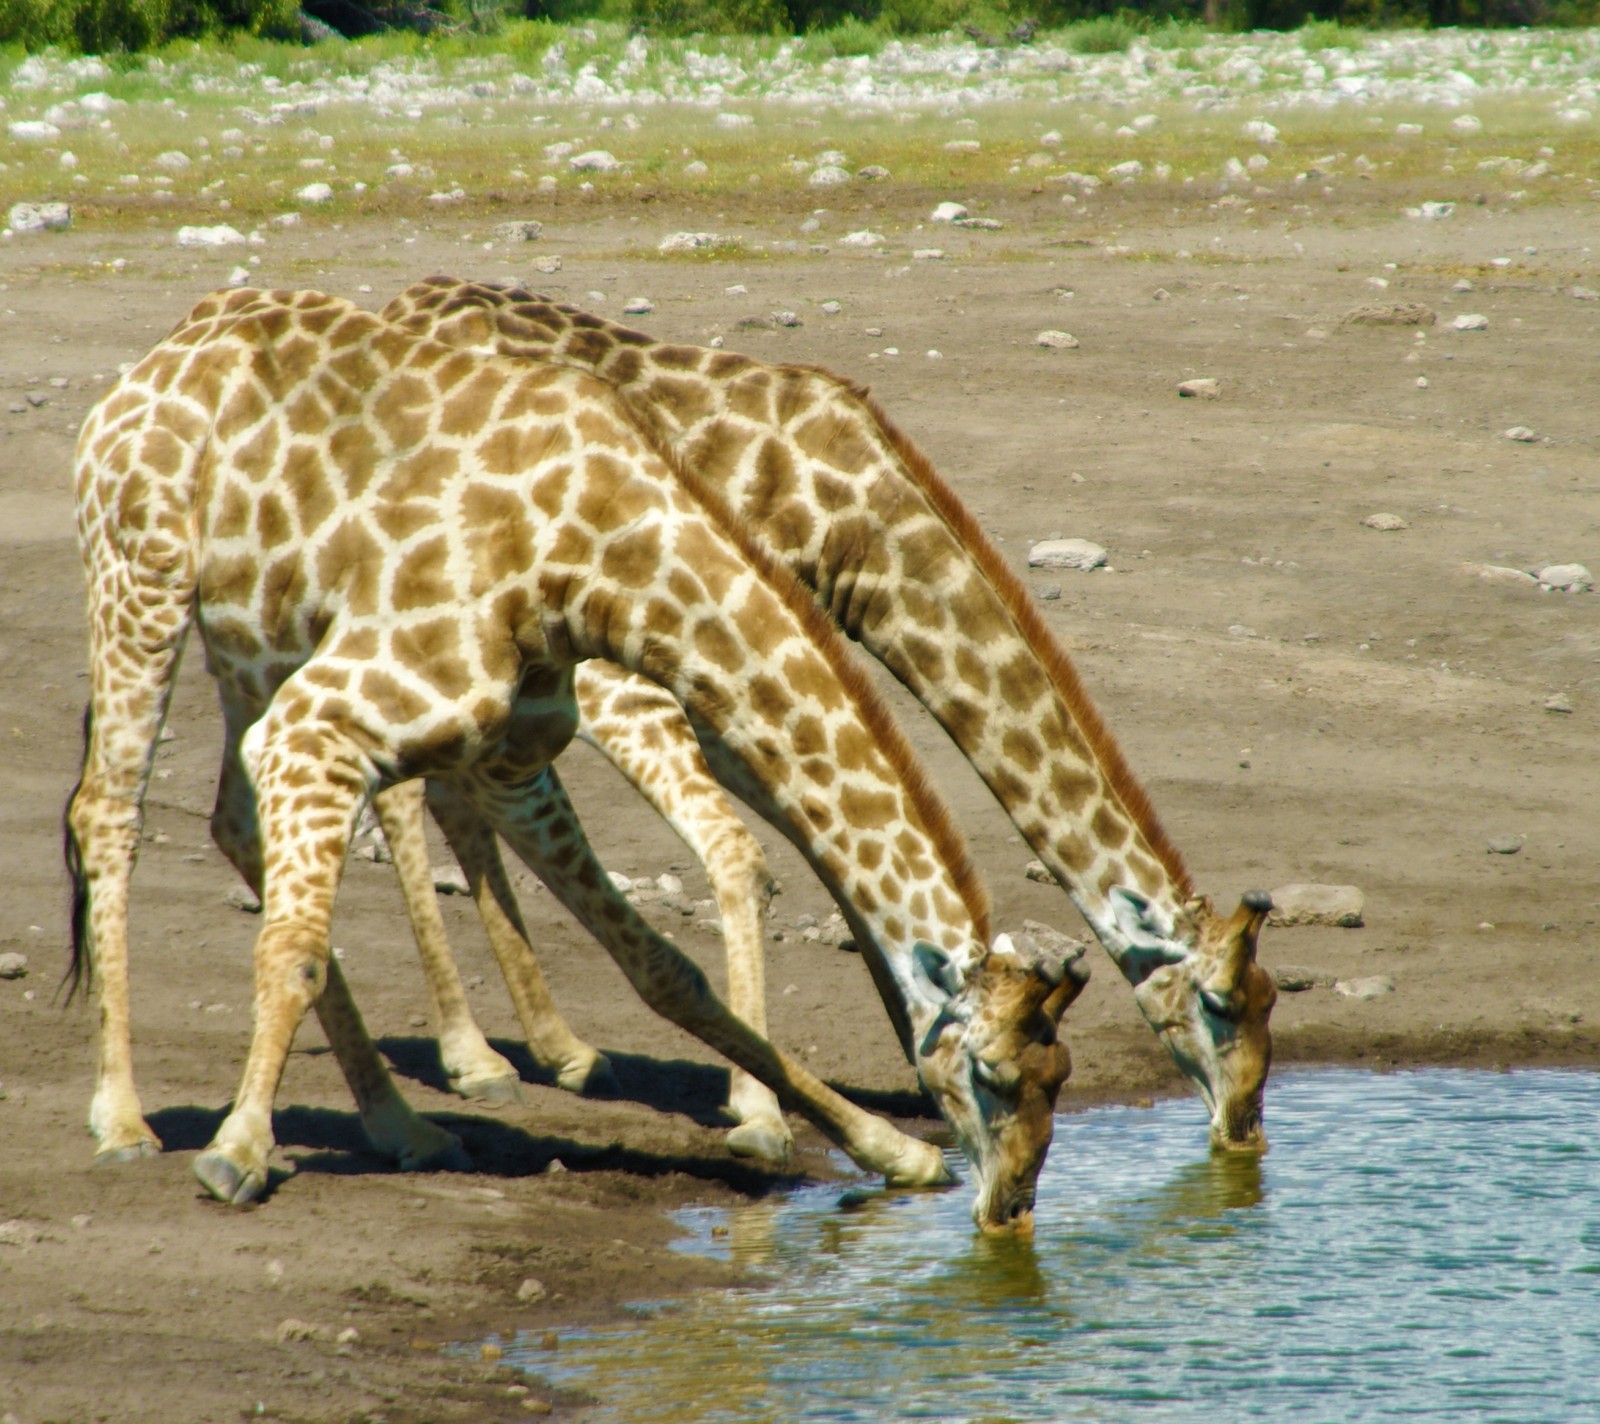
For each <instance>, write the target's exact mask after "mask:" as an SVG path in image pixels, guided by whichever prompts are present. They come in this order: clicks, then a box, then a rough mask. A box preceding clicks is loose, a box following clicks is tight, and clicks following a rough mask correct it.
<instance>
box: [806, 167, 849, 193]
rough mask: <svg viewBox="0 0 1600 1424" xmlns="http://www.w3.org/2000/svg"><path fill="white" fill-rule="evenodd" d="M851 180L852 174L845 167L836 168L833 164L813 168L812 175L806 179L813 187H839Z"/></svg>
mask: <svg viewBox="0 0 1600 1424" xmlns="http://www.w3.org/2000/svg"><path fill="white" fill-rule="evenodd" d="M849 181H850V175H849V174H848V173H847V172H846V171H845V170H844V169H843V168H835V167H834V166H833V165H832V164H828V165H826V166H824V167H822V168H814V169H812V170H811V176H810V177H809V178H807V179H806V182H807V183H808V184H810V186H811V187H813V188H837V187H838V186H839V185H840V184H841V183H848V182H849Z"/></svg>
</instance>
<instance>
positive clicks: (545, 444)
mask: <svg viewBox="0 0 1600 1424" xmlns="http://www.w3.org/2000/svg"><path fill="white" fill-rule="evenodd" d="M556 431H559V432H560V439H561V440H562V441H563V442H564V441H565V440H566V438H567V435H566V431H565V430H564V429H563V428H562V427H560V426H553V425H547V424H540V425H534V426H531V427H530V426H526V425H520V424H510V423H508V424H504V425H501V426H499V427H498V428H497V429H496V430H495V431H494V432H493V433H492V434H491V435H490V436H489V437H488V438H487V439H485V440H482V441H480V442H479V443H478V445H477V447H476V455H477V461H478V465H479V467H480V468H481V469H482V470H483V472H484V473H485V474H489V475H520V474H523V473H525V472H526V471H529V470H532V469H533V468H534V467H535V466H537V465H538V463H539V461H540V460H541V459H543V458H544V456H545V455H546V454H548V453H549V450H550V445H551V436H552V433H553V432H556Z"/></svg>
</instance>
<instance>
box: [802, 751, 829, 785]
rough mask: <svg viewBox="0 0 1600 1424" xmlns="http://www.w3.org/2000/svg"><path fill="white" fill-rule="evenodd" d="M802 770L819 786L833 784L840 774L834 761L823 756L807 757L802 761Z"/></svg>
mask: <svg viewBox="0 0 1600 1424" xmlns="http://www.w3.org/2000/svg"><path fill="white" fill-rule="evenodd" d="M800 771H801V773H802V775H804V776H805V777H806V778H807V779H809V780H811V781H814V782H815V783H816V784H817V785H818V786H832V785H833V782H834V778H835V777H836V776H837V775H838V771H837V769H836V768H835V767H834V765H833V763H832V762H830V761H828V760H826V759H825V758H823V757H807V758H806V759H805V760H804V761H802V762H801V763H800Z"/></svg>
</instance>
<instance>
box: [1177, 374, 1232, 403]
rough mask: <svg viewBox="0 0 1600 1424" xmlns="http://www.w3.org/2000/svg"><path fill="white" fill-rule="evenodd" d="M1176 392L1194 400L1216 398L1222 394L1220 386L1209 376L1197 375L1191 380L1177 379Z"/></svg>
mask: <svg viewBox="0 0 1600 1424" xmlns="http://www.w3.org/2000/svg"><path fill="white" fill-rule="evenodd" d="M1178 394H1179V395H1180V396H1189V397H1191V398H1193V399H1196V400H1216V399H1217V398H1218V397H1219V396H1221V394H1222V386H1221V385H1220V384H1219V383H1218V382H1217V381H1216V380H1215V379H1213V378H1212V377H1210V376H1197V377H1196V378H1195V379H1194V380H1192V381H1179V382H1178Z"/></svg>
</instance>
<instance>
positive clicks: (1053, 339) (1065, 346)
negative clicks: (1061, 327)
mask: <svg viewBox="0 0 1600 1424" xmlns="http://www.w3.org/2000/svg"><path fill="white" fill-rule="evenodd" d="M1033 344H1034V345H1035V346H1043V347H1044V348H1045V349H1046V350H1050V351H1076V350H1077V349H1078V338H1077V337H1076V336H1073V335H1072V334H1071V333H1070V332H1066V331H1054V330H1050V331H1041V332H1040V333H1039V334H1038V335H1037V336H1036V337H1034V338H1033Z"/></svg>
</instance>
